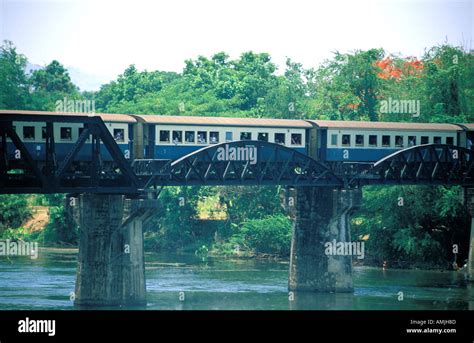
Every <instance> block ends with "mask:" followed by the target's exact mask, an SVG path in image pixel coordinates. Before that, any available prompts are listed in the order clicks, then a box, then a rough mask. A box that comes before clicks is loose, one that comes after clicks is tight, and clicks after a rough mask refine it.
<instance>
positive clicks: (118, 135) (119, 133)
mask: <svg viewBox="0 0 474 343" xmlns="http://www.w3.org/2000/svg"><path fill="white" fill-rule="evenodd" d="M114 139H115V140H116V141H117V142H124V141H125V130H124V129H114Z"/></svg>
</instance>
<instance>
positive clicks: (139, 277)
mask: <svg viewBox="0 0 474 343" xmlns="http://www.w3.org/2000/svg"><path fill="white" fill-rule="evenodd" d="M133 207H134V206H133V204H132V200H130V199H126V198H125V196H123V195H102V194H101V195H99V194H82V195H80V196H79V198H78V199H77V204H76V205H75V211H74V212H75V218H76V220H77V222H78V225H79V227H80V243H79V255H78V266H77V279H76V290H75V305H78V306H86V307H87V306H121V305H143V304H145V303H146V285H145V263H144V253H143V232H142V222H143V213H142V212H140V211H139V210H136V209H134V208H133Z"/></svg>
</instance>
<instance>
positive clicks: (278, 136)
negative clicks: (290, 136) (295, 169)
mask: <svg viewBox="0 0 474 343" xmlns="http://www.w3.org/2000/svg"><path fill="white" fill-rule="evenodd" d="M275 143H276V144H285V134H284V133H275Z"/></svg>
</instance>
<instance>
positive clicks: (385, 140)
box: [382, 135, 390, 146]
mask: <svg viewBox="0 0 474 343" xmlns="http://www.w3.org/2000/svg"><path fill="white" fill-rule="evenodd" d="M382 146H390V136H385V135H384V136H382Z"/></svg>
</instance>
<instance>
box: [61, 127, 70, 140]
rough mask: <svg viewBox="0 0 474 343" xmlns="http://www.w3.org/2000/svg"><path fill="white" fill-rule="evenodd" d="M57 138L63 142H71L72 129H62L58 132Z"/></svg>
mask: <svg viewBox="0 0 474 343" xmlns="http://www.w3.org/2000/svg"><path fill="white" fill-rule="evenodd" d="M59 133H60V134H59V137H60V138H61V139H62V140H64V141H70V140H72V128H70V127H62V128H61V130H60V132H59Z"/></svg>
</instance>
